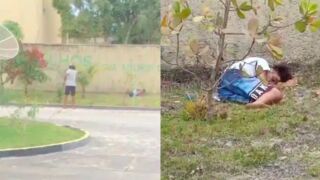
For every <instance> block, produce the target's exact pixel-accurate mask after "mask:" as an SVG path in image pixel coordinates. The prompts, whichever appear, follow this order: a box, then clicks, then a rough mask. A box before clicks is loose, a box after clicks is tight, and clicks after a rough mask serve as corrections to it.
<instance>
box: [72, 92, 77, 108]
mask: <svg viewBox="0 0 320 180" xmlns="http://www.w3.org/2000/svg"><path fill="white" fill-rule="evenodd" d="M71 104H72V108H75V106H76V96H75V95H72V96H71Z"/></svg>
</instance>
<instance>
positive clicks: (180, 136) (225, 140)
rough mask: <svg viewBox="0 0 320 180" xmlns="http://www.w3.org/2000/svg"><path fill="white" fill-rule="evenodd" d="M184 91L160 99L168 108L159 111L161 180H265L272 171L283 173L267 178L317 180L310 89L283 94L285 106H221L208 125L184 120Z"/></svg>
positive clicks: (314, 105) (318, 149) (319, 149)
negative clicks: (251, 179)
mask: <svg viewBox="0 0 320 180" xmlns="http://www.w3.org/2000/svg"><path fill="white" fill-rule="evenodd" d="M185 91H187V90H184V89H179V90H174V91H170V92H163V94H162V106H164V107H170V108H165V109H168V110H166V111H162V125H161V126H162V127H161V133H162V136H161V138H162V139H161V148H162V149H161V161H162V162H161V168H162V173H161V175H162V179H165V180H167V179H168V180H169V179H181V180H182V179H228V178H234V177H242V178H243V179H246V178H245V177H246V176H245V175H248V176H249V177H252V178H253V177H257V178H258V177H260V178H261V179H265V178H266V179H268V178H267V177H268V176H269V175H270V174H267V173H270V171H271V169H272V168H273V169H275V170H274V171H276V173H274V174H277V170H278V171H279V172H278V175H279V174H280V175H281V173H283V171H281V168H282V169H286V168H287V169H288V174H287V176H280V175H279V176H278V177H277V176H275V177H273V178H271V179H277V178H279V177H288V176H291V175H292V176H294V177H300V178H303V179H304V178H307V179H308V178H312V177H320V166H319V162H318V161H319V158H320V141H319V137H320V135H319V134H320V133H319V130H320V122H319V121H318V117H320V110H319V109H320V104H319V103H318V101H319V99H317V98H315V97H314V96H313V95H312V94H311V93H310V90H306V89H304V88H301V89H299V88H297V89H291V90H287V91H286V94H287V97H286V100H285V102H284V103H283V104H281V105H277V106H273V107H271V108H269V109H262V110H248V109H246V108H245V107H244V106H242V105H237V104H224V103H220V104H218V105H217V107H220V110H223V111H224V112H226V114H225V115H224V116H221V117H216V118H213V119H212V120H207V121H205V120H201V119H196V120H191V119H190V118H188V117H187V115H186V113H185V109H184V105H183V104H184V103H185V102H186V101H187V100H186V98H185V97H184V96H185V95H184V92H185ZM301 93H302V95H301ZM218 109H219V108H218ZM306 147H307V148H306ZM316 155H317V156H316ZM315 156H316V157H317V158H315ZM310 157H311V158H310ZM279 167H281V168H279ZM293 167H294V168H295V169H293ZM277 168H278V169H277ZM290 168H291V169H293V170H291V171H292V172H291V171H290ZM297 169H299V171H298V170H297ZM240 179H241V178H240ZM247 179H250V178H248V177H247ZM258 179H259V178H258ZM289 179H290V178H289Z"/></svg>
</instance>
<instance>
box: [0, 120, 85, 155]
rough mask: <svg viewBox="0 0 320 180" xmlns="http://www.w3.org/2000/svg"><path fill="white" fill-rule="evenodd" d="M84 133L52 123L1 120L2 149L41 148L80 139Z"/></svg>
mask: <svg viewBox="0 0 320 180" xmlns="http://www.w3.org/2000/svg"><path fill="white" fill-rule="evenodd" d="M83 135H84V132H81V131H78V130H74V129H69V128H66V127H60V126H56V125H53V124H50V123H44V122H37V121H31V120H23V119H12V118H0V149H6V148H21V147H29V146H40V145H46V144H53V143H59V142H64V141H70V140H74V139H78V138H80V137H82V136H83Z"/></svg>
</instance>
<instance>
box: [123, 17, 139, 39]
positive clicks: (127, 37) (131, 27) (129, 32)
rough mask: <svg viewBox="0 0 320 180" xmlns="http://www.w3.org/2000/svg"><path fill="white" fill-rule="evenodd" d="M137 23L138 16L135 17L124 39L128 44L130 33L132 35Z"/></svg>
mask: <svg viewBox="0 0 320 180" xmlns="http://www.w3.org/2000/svg"><path fill="white" fill-rule="evenodd" d="M136 23H137V18H135V19H134V21H133V22H132V23H131V25H130V26H129V28H128V31H127V35H126V38H125V40H124V44H128V41H129V38H130V35H131V31H132V29H133V26H134V25H135V24H136Z"/></svg>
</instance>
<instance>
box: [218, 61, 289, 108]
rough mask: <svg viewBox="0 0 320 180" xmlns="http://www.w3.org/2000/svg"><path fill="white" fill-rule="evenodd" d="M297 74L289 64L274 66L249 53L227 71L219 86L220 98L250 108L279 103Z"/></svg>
mask: <svg viewBox="0 0 320 180" xmlns="http://www.w3.org/2000/svg"><path fill="white" fill-rule="evenodd" d="M291 81H294V78H293V76H292V74H291V72H290V70H289V67H288V66H287V65H286V64H277V65H274V66H273V67H272V68H271V66H270V65H269V63H268V62H267V61H266V60H265V59H263V58H259V57H249V58H246V59H244V60H242V61H239V62H236V63H234V64H233V65H231V66H230V67H229V68H228V69H226V70H225V72H224V73H223V75H222V77H221V80H220V82H219V86H218V99H220V100H221V101H231V102H238V103H242V104H246V105H247V107H249V108H260V107H268V106H269V105H272V104H277V103H279V102H280V101H281V100H282V99H283V97H284V95H283V93H282V92H281V90H280V89H281V88H280V87H283V86H285V85H286V84H284V83H286V82H287V83H288V85H289V86H290V85H294V84H295V83H293V82H291Z"/></svg>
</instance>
